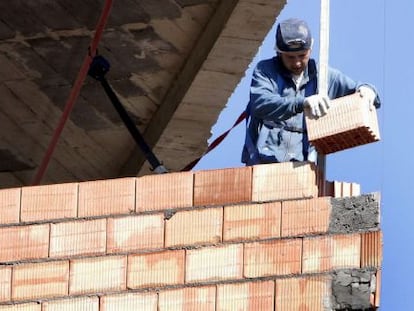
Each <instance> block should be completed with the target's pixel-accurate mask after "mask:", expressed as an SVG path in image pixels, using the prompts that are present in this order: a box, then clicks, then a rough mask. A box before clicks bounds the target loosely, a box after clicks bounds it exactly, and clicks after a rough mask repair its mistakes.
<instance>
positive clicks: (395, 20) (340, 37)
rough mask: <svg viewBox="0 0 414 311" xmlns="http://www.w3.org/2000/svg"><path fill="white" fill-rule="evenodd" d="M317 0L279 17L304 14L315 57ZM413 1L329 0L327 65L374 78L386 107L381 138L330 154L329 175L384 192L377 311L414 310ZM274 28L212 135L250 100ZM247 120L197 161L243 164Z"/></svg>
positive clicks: (291, 6)
mask: <svg viewBox="0 0 414 311" xmlns="http://www.w3.org/2000/svg"><path fill="white" fill-rule="evenodd" d="M319 15H320V1H319V0H289V1H288V4H287V5H286V6H285V8H284V9H283V11H282V13H281V15H280V16H279V17H278V19H277V21H276V22H278V21H280V20H283V19H286V18H289V17H299V18H302V19H305V20H306V21H307V22H308V24H309V26H310V28H311V29H312V32H313V34H314V37H315V43H316V44H315V46H314V50H313V54H312V55H313V57H314V58H315V59H318V52H319V45H318V40H319V38H318V35H319ZM413 15H414V1H413V0H398V1H386V0H363V1H362V0H346V1H344V0H331V1H330V46H329V65H330V66H332V67H335V68H338V69H340V70H341V71H342V72H344V73H345V74H347V75H349V76H350V77H352V78H354V79H355V80H359V81H363V82H369V83H372V84H374V85H375V86H376V87H377V89H378V91H379V93H380V96H381V99H382V103H383V106H382V107H381V109H379V110H378V118H379V124H380V132H381V141H379V142H376V143H372V144H368V145H364V146H360V147H356V148H353V149H349V150H346V151H341V152H337V153H335V154H331V155H328V156H327V179H328V180H338V181H346V182H356V183H359V184H360V185H361V188H362V192H363V193H371V192H380V193H381V210H382V211H381V228H382V231H383V234H384V261H383V278H382V294H381V310H382V311H400V310H413V309H414V306H413V303H412V301H411V298H412V295H413V294H414V283H413V281H412V280H414V267H412V264H411V260H412V259H411V255H412V254H413V253H414V242H413V241H412V240H411V239H412V238H413V237H414V221H413V220H414V207H413V204H412V199H411V191H413V190H412V187H413V186H414V183H413V182H412V181H411V179H413V178H412V173H413V172H414V161H413V160H412V159H411V156H412V154H411V152H412V151H413V146H412V145H411V144H412V143H411V142H410V141H411V140H410V139H408V137H409V136H411V135H410V134H409V130H410V129H409V126H410V125H411V124H413V123H414V118H413V116H414V103H411V96H410V93H411V92H410V91H411V90H412V89H413V88H414V84H413V82H414V77H413V64H414V62H413V56H412V55H411V53H412V51H413V49H412V48H413V46H414V42H413V41H414V35H413V30H412V29H413V27H412V25H410V24H409V22H410V21H412V20H413V19H414V16H413ZM274 33H275V27H273V28H272V30H271V31H270V32H269V35H268V36H267V37H266V39H265V41H264V43H263V46H262V47H261V48H260V50H259V53H258V54H257V56H256V58H255V59H254V60H253V62H252V64H251V66H250V68H249V69H248V70H247V71H246V77H245V78H244V79H243V80H242V81H241V83H240V85H239V87H238V88H237V89H236V90H235V92H234V94H233V95H232V97H231V98H230V100H229V102H228V104H227V106H226V108H225V109H224V110H223V112H222V113H221V115H220V117H219V120H218V122H217V124H216V125H215V126H214V127H213V129H212V132H213V136H212V138H211V139H210V141H212V140H213V139H214V138H215V137H217V136H218V135H220V134H221V133H222V132H223V131H225V130H227V129H228V128H230V126H231V125H232V124H233V122H234V121H235V120H236V118H237V117H238V116H239V115H240V113H241V112H242V111H243V110H244V108H245V105H246V103H247V100H248V94H249V84H250V78H251V71H252V68H253V67H254V66H255V64H256V63H257V61H258V60H260V59H263V58H269V57H272V56H273V54H274V50H273V46H274ZM243 140H244V124H243V125H239V126H238V127H237V128H235V129H234V130H233V131H232V132H231V134H230V135H229V136H228V137H227V138H226V139H225V141H224V142H223V143H222V144H221V145H220V146H219V147H218V148H216V149H215V150H214V151H212V152H211V153H210V154H208V155H207V156H205V157H204V158H203V159H202V160H201V161H200V163H199V164H198V165H197V166H196V167H195V169H196V170H198V169H213V168H224V167H237V166H242V163H240V152H241V148H242V145H243Z"/></svg>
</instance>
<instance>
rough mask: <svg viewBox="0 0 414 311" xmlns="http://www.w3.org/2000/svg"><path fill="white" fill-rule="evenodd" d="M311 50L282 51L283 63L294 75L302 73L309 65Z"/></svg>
mask: <svg viewBox="0 0 414 311" xmlns="http://www.w3.org/2000/svg"><path fill="white" fill-rule="evenodd" d="M310 53H311V50H310V49H309V50H305V51H298V52H281V53H280V54H279V55H280V57H281V59H282V62H283V65H285V67H286V69H287V70H289V71H290V72H291V73H292V74H294V75H300V74H301V73H302V72H303V70H305V68H306V66H307V65H308V61H309V57H310Z"/></svg>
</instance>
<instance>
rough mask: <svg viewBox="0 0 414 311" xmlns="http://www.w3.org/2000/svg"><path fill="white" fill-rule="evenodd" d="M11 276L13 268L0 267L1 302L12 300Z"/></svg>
mask: <svg viewBox="0 0 414 311" xmlns="http://www.w3.org/2000/svg"><path fill="white" fill-rule="evenodd" d="M11 276H12V268H11V267H7V266H0V302H2V301H9V300H10V298H11Z"/></svg>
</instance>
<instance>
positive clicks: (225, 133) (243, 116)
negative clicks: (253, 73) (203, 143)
mask: <svg viewBox="0 0 414 311" xmlns="http://www.w3.org/2000/svg"><path fill="white" fill-rule="evenodd" d="M246 117H247V113H246V111H243V112H242V113H241V114H240V116H239V117H238V118H237V120H236V122H234V124H233V126H232V127H231V128H230V129H228V130H227V131H225V132H224V133H223V134H221V135H220V136H219V137H217V138H216V139H215V140H214V141H213V142H212V143H211V144H210V145H209V146H208V148H207V150H206V151H205V152H204V153H203V155H202V156H201V157H199V158H197V159H195V160H194V161H192V162H191V163H189V164H187V165H186V166H185V167H184V168H183V169H182V170H181V171H189V170H191V169H192V168H193V167H194V166H196V164H197V163H198V162H199V161H200V160H201V158H202V157H204V156H205V155H206V154H207V153H209V152H210V151H211V150H213V149H214V148H216V147H217V146H218V145H219V144H220V143H221V142H222V141H223V140H224V138H226V136H227V135H228V134H229V133H230V132H231V131H232V130H233V129H234V128H235V127H236V126H237V125H239V124H240V122H241V121H243V120H244V119H246Z"/></svg>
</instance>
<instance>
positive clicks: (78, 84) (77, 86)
mask: <svg viewBox="0 0 414 311" xmlns="http://www.w3.org/2000/svg"><path fill="white" fill-rule="evenodd" d="M111 8H112V0H106V1H105V4H104V7H103V10H102V13H101V16H100V18H99V21H98V23H97V25H96V28H95V35H94V37H93V39H92V41H91V45H90V46H89V51H88V54H87V55H86V56H85V59H84V60H83V63H82V66H81V68H80V70H79V73H78V76H77V78H76V81H75V83H74V85H73V87H72V90H71V92H70V94H69V98H68V99H67V101H66V105H65V109H64V110H63V113H62V116H61V118H60V121H59V124H58V126H57V127H56V129H55V132H54V133H53V137H52V140H51V142H50V143H49V146H48V148H47V150H46V153H45V156H44V157H43V160H42V163H41V164H40V166H39V169H38V171H37V173H36V175H35V177H34V179H33V181H32V185H38V184H39V183H40V181H41V180H42V177H43V175H44V173H45V171H46V169H47V166H48V164H49V161H50V158H51V157H52V154H53V151H54V149H55V147H56V144H57V142H58V140H59V137H60V135H61V133H62V131H63V128H64V126H65V123H66V121H67V119H68V118H69V115H70V113H71V111H72V108H73V106H74V105H75V102H76V100H77V98H78V96H79V93H80V90H81V88H82V85H83V82H84V81H85V78H86V76H87V74H88V70H89V66H90V64H91V62H92V59H93V58H94V57H95V55H96V50H97V47H98V44H99V41H100V40H101V37H102V33H103V31H104V28H105V25H106V22H107V20H108V17H109V13H110V11H111Z"/></svg>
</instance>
